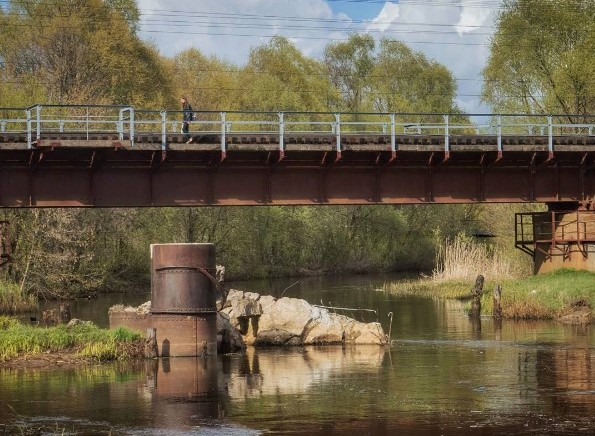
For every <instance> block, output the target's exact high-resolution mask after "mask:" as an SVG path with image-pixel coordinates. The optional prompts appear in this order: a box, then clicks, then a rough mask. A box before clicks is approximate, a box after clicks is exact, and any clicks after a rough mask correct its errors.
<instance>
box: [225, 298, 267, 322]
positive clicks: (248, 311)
mask: <svg viewBox="0 0 595 436" xmlns="http://www.w3.org/2000/svg"><path fill="white" fill-rule="evenodd" d="M231 308H232V310H233V315H234V316H235V317H236V318H242V317H250V316H260V315H262V308H261V307H260V303H259V302H258V301H257V300H254V299H251V298H242V299H234V300H233V301H232V303H231Z"/></svg>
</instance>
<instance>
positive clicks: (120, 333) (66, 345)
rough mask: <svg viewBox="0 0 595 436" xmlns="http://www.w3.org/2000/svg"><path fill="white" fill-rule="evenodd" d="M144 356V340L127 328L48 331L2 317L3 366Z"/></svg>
mask: <svg viewBox="0 0 595 436" xmlns="http://www.w3.org/2000/svg"><path fill="white" fill-rule="evenodd" d="M143 356H144V340H143V338H142V337H141V335H140V334H138V333H134V332H132V331H130V330H127V329H125V328H118V329H114V330H106V329H100V328H99V327H97V326H95V325H94V324H92V323H89V322H82V321H79V322H78V323H77V322H73V323H71V324H69V325H58V326H55V327H47V328H45V327H37V326H28V325H24V324H22V323H20V322H19V321H18V320H16V319H14V318H10V317H5V316H0V367H23V366H27V367H31V366H33V367H36V366H62V365H71V364H72V365H79V364H82V363H97V362H109V361H114V360H127V359H135V358H139V357H143Z"/></svg>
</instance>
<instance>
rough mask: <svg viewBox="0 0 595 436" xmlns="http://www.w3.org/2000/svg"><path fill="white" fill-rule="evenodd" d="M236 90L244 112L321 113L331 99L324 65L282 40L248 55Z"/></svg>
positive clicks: (330, 89) (279, 39)
mask: <svg viewBox="0 0 595 436" xmlns="http://www.w3.org/2000/svg"><path fill="white" fill-rule="evenodd" d="M239 86H240V88H241V89H242V90H243V92H242V94H241V99H240V100H239V103H240V105H241V107H242V109H244V110H283V111H292V110H293V111H323V110H327V107H328V100H329V99H330V98H331V96H332V95H334V94H333V90H332V87H331V86H330V84H329V82H328V78H327V76H326V73H325V70H324V67H323V65H322V64H321V63H320V62H318V61H316V60H314V59H311V58H308V57H307V56H305V55H304V54H303V53H302V52H300V50H299V49H298V48H297V47H296V46H295V45H294V44H293V43H292V42H291V41H289V40H288V39H287V38H284V37H282V36H276V37H274V38H272V39H271V40H270V41H269V42H268V43H266V44H262V45H260V46H257V47H254V48H253V49H252V50H251V51H250V56H249V57H248V62H247V63H246V65H245V66H244V67H243V68H242V70H241V72H240V83H239Z"/></svg>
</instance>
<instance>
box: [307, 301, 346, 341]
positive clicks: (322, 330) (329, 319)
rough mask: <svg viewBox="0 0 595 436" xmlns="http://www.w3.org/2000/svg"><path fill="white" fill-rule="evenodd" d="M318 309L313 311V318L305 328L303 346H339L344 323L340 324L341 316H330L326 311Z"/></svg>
mask: <svg viewBox="0 0 595 436" xmlns="http://www.w3.org/2000/svg"><path fill="white" fill-rule="evenodd" d="M315 309H318V310H316V311H313V313H314V315H315V316H314V317H313V318H312V319H311V320H310V322H309V323H308V326H307V327H306V334H305V335H304V344H306V345H309V344H340V343H341V342H342V337H343V332H344V331H345V326H344V325H346V324H347V323H346V322H343V323H342V322H341V321H342V318H345V317H342V316H341V315H336V314H334V313H333V314H331V313H329V311H328V310H327V309H322V308H315Z"/></svg>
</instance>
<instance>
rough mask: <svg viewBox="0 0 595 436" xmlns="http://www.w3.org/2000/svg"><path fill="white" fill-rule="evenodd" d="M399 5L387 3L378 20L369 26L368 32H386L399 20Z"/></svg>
mask: <svg viewBox="0 0 595 436" xmlns="http://www.w3.org/2000/svg"><path fill="white" fill-rule="evenodd" d="M399 12H400V9H399V5H398V4H395V3H391V2H386V3H385V4H384V6H383V8H382V10H381V11H380V13H379V14H378V16H377V17H376V18H374V19H373V20H372V22H371V23H370V24H369V25H368V30H378V31H380V32H384V31H385V30H387V29H388V28H389V27H390V26H391V25H392V24H394V23H396V22H397V20H398V19H399Z"/></svg>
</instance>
